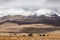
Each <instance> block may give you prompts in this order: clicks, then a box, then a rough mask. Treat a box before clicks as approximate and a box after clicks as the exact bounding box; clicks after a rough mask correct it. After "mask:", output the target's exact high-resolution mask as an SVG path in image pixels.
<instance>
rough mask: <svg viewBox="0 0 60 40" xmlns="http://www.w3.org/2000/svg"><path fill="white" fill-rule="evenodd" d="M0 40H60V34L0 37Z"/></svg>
mask: <svg viewBox="0 0 60 40" xmlns="http://www.w3.org/2000/svg"><path fill="white" fill-rule="evenodd" d="M0 40H60V34H36V33H35V34H33V35H32V36H29V34H16V35H10V36H9V35H0Z"/></svg>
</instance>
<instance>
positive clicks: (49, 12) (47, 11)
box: [0, 8, 60, 18]
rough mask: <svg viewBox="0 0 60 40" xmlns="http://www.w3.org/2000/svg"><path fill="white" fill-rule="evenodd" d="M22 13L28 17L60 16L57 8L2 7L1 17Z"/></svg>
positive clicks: (0, 10)
mask: <svg viewBox="0 0 60 40" xmlns="http://www.w3.org/2000/svg"><path fill="white" fill-rule="evenodd" d="M8 15H10V16H15V15H21V16H25V17H28V18H34V17H35V18H37V17H60V12H59V10H57V9H51V8H41V9H35V10H29V9H0V17H4V16H8Z"/></svg>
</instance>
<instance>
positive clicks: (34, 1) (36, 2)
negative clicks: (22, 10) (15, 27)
mask: <svg viewBox="0 0 60 40" xmlns="http://www.w3.org/2000/svg"><path fill="white" fill-rule="evenodd" d="M59 4H60V0H0V8H18V7H32V6H38V7H60V5H59Z"/></svg>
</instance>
